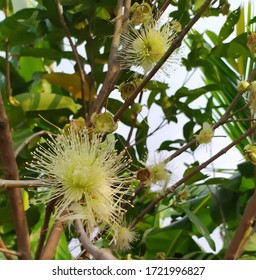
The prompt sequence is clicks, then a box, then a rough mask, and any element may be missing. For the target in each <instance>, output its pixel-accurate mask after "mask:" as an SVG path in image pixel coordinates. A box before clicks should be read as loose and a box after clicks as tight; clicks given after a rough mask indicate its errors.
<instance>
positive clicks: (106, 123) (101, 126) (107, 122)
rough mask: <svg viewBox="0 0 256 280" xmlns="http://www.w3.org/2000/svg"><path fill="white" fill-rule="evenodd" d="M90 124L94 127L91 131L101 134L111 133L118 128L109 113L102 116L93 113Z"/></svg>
mask: <svg viewBox="0 0 256 280" xmlns="http://www.w3.org/2000/svg"><path fill="white" fill-rule="evenodd" d="M91 123H92V125H93V127H94V128H93V131H94V132H96V133H101V134H106V133H112V132H114V131H115V130H117V127H118V125H117V123H116V122H115V121H114V118H113V116H112V115H111V113H109V112H106V113H102V114H98V113H93V114H92V116H91Z"/></svg>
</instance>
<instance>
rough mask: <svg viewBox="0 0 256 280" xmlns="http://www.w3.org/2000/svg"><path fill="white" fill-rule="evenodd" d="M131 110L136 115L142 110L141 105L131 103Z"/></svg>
mask: <svg viewBox="0 0 256 280" xmlns="http://www.w3.org/2000/svg"><path fill="white" fill-rule="evenodd" d="M131 111H132V113H133V114H134V115H138V114H139V113H140V112H141V111H142V105H141V104H140V103H133V104H132V106H131Z"/></svg>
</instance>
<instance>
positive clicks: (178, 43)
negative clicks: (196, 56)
mask: <svg viewBox="0 0 256 280" xmlns="http://www.w3.org/2000/svg"><path fill="white" fill-rule="evenodd" d="M211 1H212V0H206V1H205V3H204V4H203V5H202V6H201V8H199V9H198V11H197V13H196V14H195V16H194V17H193V18H192V19H191V21H190V22H189V23H188V24H187V26H185V27H184V28H183V29H182V31H181V32H180V33H179V35H178V36H177V37H176V38H175V39H174V40H173V42H172V44H171V46H170V47H169V49H168V50H167V51H166V53H165V54H164V55H163V56H162V58H161V59H160V60H159V61H158V63H157V64H156V65H155V67H154V68H153V69H152V70H151V71H150V72H149V74H148V75H147V76H146V77H145V78H144V79H143V80H142V82H141V83H140V84H139V85H138V87H137V88H136V89H135V90H134V91H133V93H132V94H131V95H130V96H129V97H128V98H127V99H126V100H125V102H124V104H123V105H122V106H121V107H120V108H119V110H118V111H117V113H116V114H115V116H114V120H115V121H118V120H119V119H120V117H121V115H122V114H123V113H124V111H125V110H126V109H127V108H128V107H129V106H130V105H132V103H133V101H134V99H135V98H136V97H137V95H138V94H139V93H140V92H141V91H142V90H143V88H144V87H145V86H146V85H147V83H148V82H149V81H150V80H151V79H152V78H153V76H154V75H155V74H156V72H157V71H158V70H159V69H160V68H161V67H162V65H163V64H164V63H165V61H166V60H167V59H168V58H169V56H170V55H171V54H172V53H173V52H174V51H175V50H176V49H178V48H179V47H180V46H181V42H182V40H183V39H184V37H185V35H186V34H187V33H188V32H189V31H190V29H191V28H192V27H193V25H194V24H195V23H196V22H197V21H198V20H199V18H200V17H201V15H202V14H203V12H204V11H205V9H206V8H207V7H208V6H209V5H210V3H211Z"/></svg>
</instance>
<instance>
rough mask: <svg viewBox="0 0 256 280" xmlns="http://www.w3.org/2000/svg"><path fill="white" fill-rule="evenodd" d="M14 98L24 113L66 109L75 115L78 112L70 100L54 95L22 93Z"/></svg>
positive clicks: (75, 105)
mask: <svg viewBox="0 0 256 280" xmlns="http://www.w3.org/2000/svg"><path fill="white" fill-rule="evenodd" d="M15 97H16V99H17V100H18V101H19V102H20V105H21V107H22V109H23V110H24V111H25V112H28V111H44V110H55V109H63V108H67V109H69V110H70V111H71V112H73V113H76V112H77V110H78V106H77V104H76V103H75V102H74V101H73V99H72V98H70V97H67V96H61V95H58V94H54V93H39V92H38V93H23V94H19V95H16V96H15Z"/></svg>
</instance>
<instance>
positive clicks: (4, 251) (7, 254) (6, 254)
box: [0, 248, 21, 260]
mask: <svg viewBox="0 0 256 280" xmlns="http://www.w3.org/2000/svg"><path fill="white" fill-rule="evenodd" d="M0 252H3V253H4V255H5V256H9V257H8V258H7V259H8V260H13V258H12V257H11V256H10V255H14V256H17V257H21V254H20V253H19V252H16V251H12V250H8V249H4V248H0Z"/></svg>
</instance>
